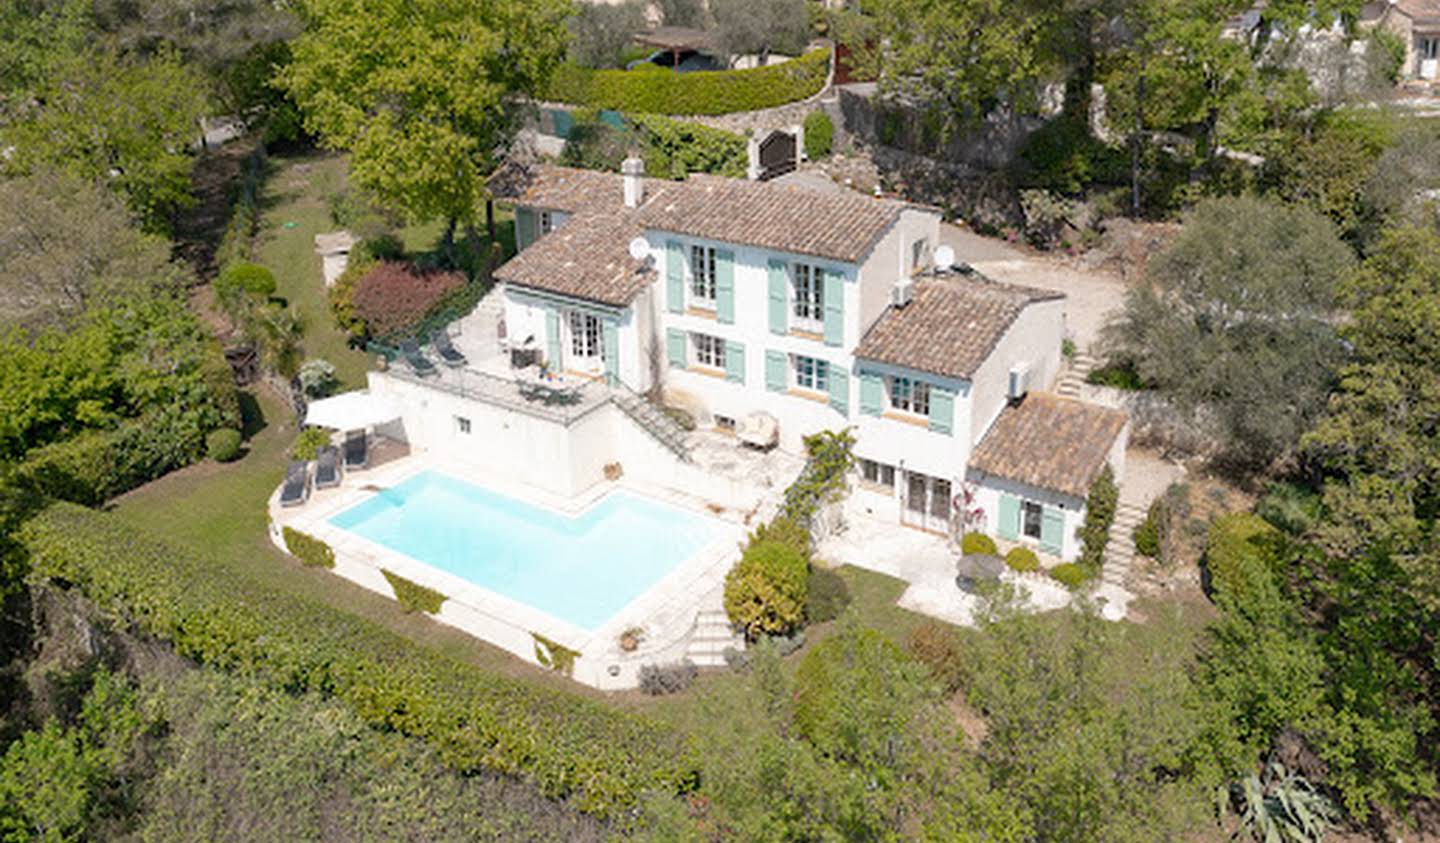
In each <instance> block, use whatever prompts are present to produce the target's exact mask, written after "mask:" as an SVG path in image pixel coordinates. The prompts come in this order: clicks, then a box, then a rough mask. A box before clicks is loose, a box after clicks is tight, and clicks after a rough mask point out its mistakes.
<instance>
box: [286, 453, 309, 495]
mask: <svg viewBox="0 0 1440 843" xmlns="http://www.w3.org/2000/svg"><path fill="white" fill-rule="evenodd" d="M309 498H310V464H309V463H307V462H305V461H304V460H291V461H290V464H289V465H287V466H285V485H284V486H283V487H282V488H281V489H280V505H281V506H299V505H300V504H302V503H304V502H305V501H307V500H309Z"/></svg>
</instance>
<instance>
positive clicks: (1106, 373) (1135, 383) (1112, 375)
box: [1085, 362, 1146, 392]
mask: <svg viewBox="0 0 1440 843" xmlns="http://www.w3.org/2000/svg"><path fill="white" fill-rule="evenodd" d="M1085 382H1086V383H1089V384H1094V385H1095V386H1109V387H1113V388H1115V389H1122V390H1125V391H1126V392H1139V391H1140V390H1142V389H1145V388H1146V387H1145V381H1144V380H1143V379H1142V378H1141V377H1140V373H1139V372H1137V371H1135V366H1134V365H1133V364H1131V363H1126V362H1121V363H1107V364H1105V365H1104V366H1101V367H1100V368H1098V369H1091V370H1090V374H1088V375H1086V376H1085Z"/></svg>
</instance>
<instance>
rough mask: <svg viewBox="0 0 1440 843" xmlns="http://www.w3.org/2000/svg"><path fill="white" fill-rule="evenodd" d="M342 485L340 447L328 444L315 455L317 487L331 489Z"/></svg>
mask: <svg viewBox="0 0 1440 843" xmlns="http://www.w3.org/2000/svg"><path fill="white" fill-rule="evenodd" d="M339 485H340V449H339V448H336V447H335V446H334V445H326V446H325V447H323V448H321V449H320V453H319V454H317V455H316V457H315V488H317V489H329V488H331V487H332V486H339Z"/></svg>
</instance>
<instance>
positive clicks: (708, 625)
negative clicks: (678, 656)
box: [685, 609, 745, 667]
mask: <svg viewBox="0 0 1440 843" xmlns="http://www.w3.org/2000/svg"><path fill="white" fill-rule="evenodd" d="M730 647H733V648H735V649H736V650H744V649H745V636H743V635H736V634H735V631H734V630H733V629H731V628H730V618H729V616H727V615H726V614H725V613H724V612H720V611H715V610H713V609H706V610H702V611H700V612H699V613H697V614H696V615H695V629H694V631H692V632H691V633H690V641H689V643H687V644H686V645H685V658H686V659H687V660H688V661H690V662H692V663H694V664H695V666H696V667H724V666H725V650H726V649H727V648H730Z"/></svg>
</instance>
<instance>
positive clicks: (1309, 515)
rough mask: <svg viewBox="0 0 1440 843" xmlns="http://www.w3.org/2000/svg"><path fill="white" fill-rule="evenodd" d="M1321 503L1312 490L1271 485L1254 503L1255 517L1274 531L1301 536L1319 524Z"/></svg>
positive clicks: (1304, 487)
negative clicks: (1263, 521)
mask: <svg viewBox="0 0 1440 843" xmlns="http://www.w3.org/2000/svg"><path fill="white" fill-rule="evenodd" d="M1321 508H1322V502H1321V498H1320V494H1319V493H1318V492H1316V491H1315V490H1314V489H1311V488H1308V487H1306V486H1301V485H1299V484H1296V483H1283V482H1282V483H1271V484H1270V486H1269V487H1268V488H1267V489H1266V490H1265V496H1264V497H1262V498H1261V499H1260V500H1259V501H1257V502H1256V503H1255V514H1256V515H1259V516H1260V517H1261V518H1264V519H1265V520H1266V521H1268V522H1269V523H1270V524H1271V525H1272V526H1274V527H1275V528H1276V529H1277V530H1283V531H1285V532H1287V533H1289V534H1290V535H1292V536H1303V535H1305V534H1306V533H1308V532H1309V531H1310V530H1311V529H1312V528H1313V527H1314V526H1315V525H1316V524H1318V523H1319V522H1320V518H1321V516H1322V514H1323V513H1322V512H1321Z"/></svg>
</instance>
